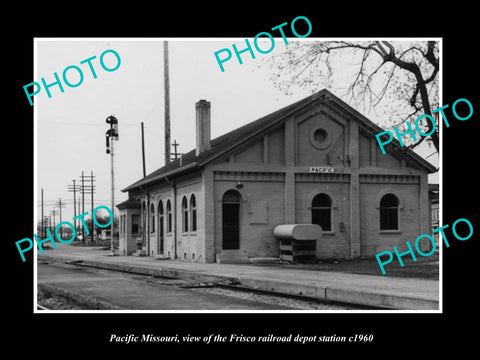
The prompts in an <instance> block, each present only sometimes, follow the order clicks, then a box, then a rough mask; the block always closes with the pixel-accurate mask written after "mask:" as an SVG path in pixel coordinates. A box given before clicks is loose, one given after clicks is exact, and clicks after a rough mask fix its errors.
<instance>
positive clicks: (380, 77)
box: [268, 41, 439, 152]
mask: <svg viewBox="0 0 480 360" xmlns="http://www.w3.org/2000/svg"><path fill="white" fill-rule="evenodd" d="M268 63H269V65H270V66H271V68H272V69H273V70H274V71H273V73H272V76H271V80H272V81H273V83H274V84H275V86H277V87H278V88H280V89H281V90H283V91H285V92H286V93H289V92H290V89H291V87H292V86H294V85H297V86H301V87H303V88H305V87H307V88H309V89H311V90H312V92H314V91H318V90H319V89H320V88H324V87H326V88H331V89H332V90H333V91H335V92H337V93H338V92H339V91H344V93H343V94H341V95H340V96H343V95H345V96H346V97H347V101H348V102H349V103H350V104H351V105H352V106H354V107H358V106H362V105H363V106H364V107H368V108H369V109H372V108H377V107H379V104H381V103H382V104H383V107H384V109H387V110H383V112H384V115H382V119H383V120H382V125H384V127H386V128H389V127H393V126H397V127H398V129H399V130H402V129H403V126H405V124H406V122H407V121H410V122H413V123H414V122H415V120H416V118H417V117H418V116H419V115H422V114H426V115H430V116H432V117H434V119H435V124H433V123H432V122H431V121H427V120H425V118H424V119H422V121H420V122H419V128H420V129H421V130H422V132H423V133H430V132H431V131H433V132H432V134H431V135H430V136H428V137H423V136H418V137H417V141H410V142H408V147H409V148H414V147H415V146H417V145H418V144H420V143H421V142H422V141H423V140H424V139H429V140H430V141H431V143H432V144H433V145H434V147H435V149H436V150H437V152H438V151H439V135H438V116H437V114H433V115H435V116H433V115H432V109H435V108H436V107H438V102H439V100H438V87H439V85H438V72H439V49H438V42H436V41H416V42H411V41H408V42H406V41H359V42H352V41H322V42H320V41H317V42H304V41H298V42H290V43H289V44H288V46H287V50H286V51H285V52H283V53H280V54H278V55H275V56H272V57H271V58H270V59H269V60H268ZM346 73H348V74H349V75H347V79H345V74H346ZM338 74H343V76H344V78H343V79H342V80H338V78H339V76H338ZM345 83H347V84H349V85H348V86H346V87H345V86H343V87H342V86H341V85H338V84H345ZM434 106H435V107H434ZM413 123H412V128H414V124H413ZM434 128H435V130H434ZM404 142H406V141H404Z"/></svg>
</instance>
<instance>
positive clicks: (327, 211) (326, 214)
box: [312, 194, 332, 231]
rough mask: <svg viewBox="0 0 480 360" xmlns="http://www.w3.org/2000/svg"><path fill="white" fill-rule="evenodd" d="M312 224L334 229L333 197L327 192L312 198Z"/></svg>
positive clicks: (325, 229)
mask: <svg viewBox="0 0 480 360" xmlns="http://www.w3.org/2000/svg"><path fill="white" fill-rule="evenodd" d="M312 224H318V225H320V226H321V227H322V230H323V231H332V199H330V196H328V195H327V194H318V195H316V196H315V197H314V198H313V200H312Z"/></svg>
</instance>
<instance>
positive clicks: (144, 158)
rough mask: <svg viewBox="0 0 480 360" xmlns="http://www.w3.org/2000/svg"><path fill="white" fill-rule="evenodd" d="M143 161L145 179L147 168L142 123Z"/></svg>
mask: <svg viewBox="0 0 480 360" xmlns="http://www.w3.org/2000/svg"><path fill="white" fill-rule="evenodd" d="M142 161H143V177H145V176H147V170H146V168H145V139H144V136H143V121H142Z"/></svg>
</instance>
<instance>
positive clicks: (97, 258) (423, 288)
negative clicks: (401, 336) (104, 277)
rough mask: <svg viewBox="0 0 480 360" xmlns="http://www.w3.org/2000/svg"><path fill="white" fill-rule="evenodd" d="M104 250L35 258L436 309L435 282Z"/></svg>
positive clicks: (64, 249) (74, 249)
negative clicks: (163, 257)
mask: <svg viewBox="0 0 480 360" xmlns="http://www.w3.org/2000/svg"><path fill="white" fill-rule="evenodd" d="M108 253H109V251H108V250H101V249H100V248H98V247H79V246H70V245H65V244H59V245H58V247H57V249H52V250H46V251H45V253H44V254H43V255H41V254H38V258H39V259H45V260H49V261H62V262H69V261H81V262H82V264H83V265H91V266H100V267H103V268H106V269H112V270H120V271H133V272H138V273H141V274H149V275H154V276H164V277H174V278H182V279H192V280H201V281H209V282H227V283H229V284H236V285H238V286H241V287H245V288H251V289H258V290H267V291H273V292H278V293H284V294H290V295H302V296H307V297H312V298H318V299H325V300H332V301H342V302H345V303H351V304H358V305H365V306H372V307H380V308H383V309H397V310H439V281H438V280H423V279H411V278H393V277H381V276H374V275H359V274H347V273H340V272H331V271H328V272H327V271H313V270H301V269H287V268H281V267H278V266H275V267H274V266H266V265H262V266H256V265H254V264H248V265H247V264H217V263H213V264H204V263H192V262H184V261H179V260H158V259H155V258H153V257H135V256H108Z"/></svg>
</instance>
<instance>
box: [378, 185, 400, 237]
mask: <svg viewBox="0 0 480 360" xmlns="http://www.w3.org/2000/svg"><path fill="white" fill-rule="evenodd" d="M398 204H399V201H398V198H397V197H396V196H395V195H393V194H386V195H384V196H383V197H382V199H381V200H380V230H398Z"/></svg>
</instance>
